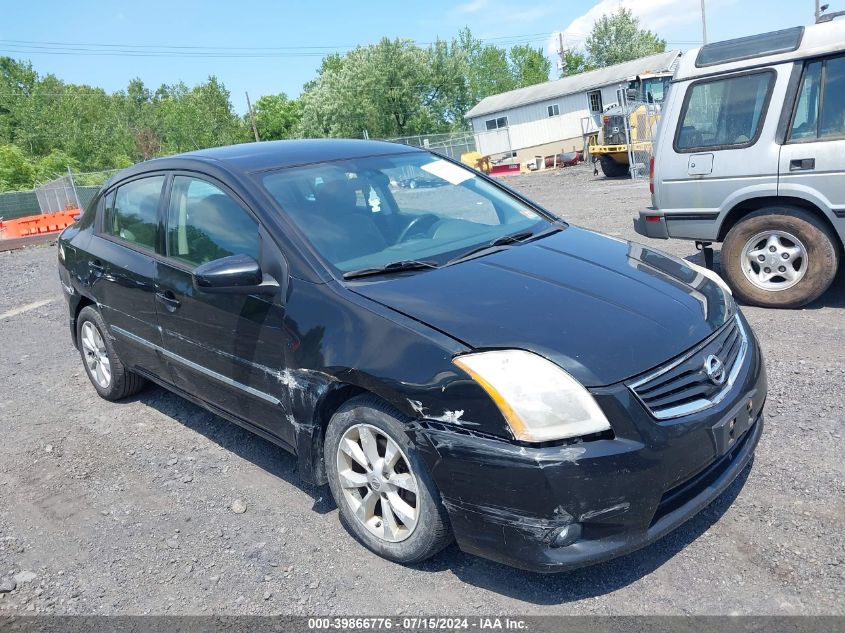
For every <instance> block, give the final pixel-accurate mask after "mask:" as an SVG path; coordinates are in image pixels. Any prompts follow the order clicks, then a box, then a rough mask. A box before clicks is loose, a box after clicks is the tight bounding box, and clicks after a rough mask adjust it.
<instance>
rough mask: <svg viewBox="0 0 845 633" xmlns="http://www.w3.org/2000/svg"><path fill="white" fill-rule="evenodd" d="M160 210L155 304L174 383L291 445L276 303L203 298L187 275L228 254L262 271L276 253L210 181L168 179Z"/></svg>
mask: <svg viewBox="0 0 845 633" xmlns="http://www.w3.org/2000/svg"><path fill="white" fill-rule="evenodd" d="M165 206H166V211H165V216H166V217H165V223H166V236H165V240H164V242H165V253H166V257H165V258H164V259H163V260H162V261H161V262H160V263H159V270H158V289H157V292H156V299H157V309H158V317H159V323H160V324H161V328H162V337H163V345H164V349H165V354H166V356H167V360H168V363H169V364H170V369H171V373H172V375H173V379H174V382H175V384H176V385H177V386H178V387H181V388H182V389H184V390H185V391H188V392H190V393H191V394H194V395H196V396H199V397H200V398H202V399H203V400H205V401H207V402H209V403H211V404H213V405H215V406H217V407H219V408H221V409H223V410H224V411H226V412H228V413H230V414H232V415H235V416H237V417H238V418H240V419H242V420H246V421H249V422H251V423H253V424H255V425H256V426H260V427H262V428H264V429H266V430H268V431H270V432H271V433H273V434H274V435H276V436H278V437H280V438H282V439H283V440H285V441H287V442H288V443H291V444H293V428H292V427H291V425H290V424H289V423H288V422H287V418H286V417H285V413H286V412H287V411H289V394H288V390H287V385H286V383H287V382H289V381H286V380H285V376H286V374H285V373H284V369H285V368H284V351H285V345H286V344H287V342H288V337H287V335H286V333H285V330H284V328H283V317H284V308H283V306H282V304H281V300H280V299H279V297H266V296H257V295H251V296H246V295H238V294H209V293H205V292H202V291H199V290H197V289H196V288H195V287H194V286H193V283H192V276H191V272H192V271H193V269H194V268H196V266H198V265H200V264H204V263H206V262H209V261H212V260H215V259H219V258H221V257H226V256H229V255H240V254H243V255H249V256H250V257H252V258H254V259H255V260H256V261H258V262H259V263H261V264H262V268H263V269H264V270H267V268H268V266H267V265H266V259H267V258H269V257H281V255H280V254H279V253H278V252H277V251H276V250H275V245H274V244H272V241H271V240H270V239H269V238H268V236H267V235H266V234H265V233H264V232H263V230H262V229H260V226H259V223H258V221H257V219H256V217H255V216H254V215H253V214H252V213H251V212H250V211H249V210H248V208H247V207H246V205H244V204H243V203H242V202H241V201H240V199H239V198H238V197H237V196H236V195H235V194H234V193H233V192H232V191H231V190H229V189H228V188H226V187H225V186H224V185H223V184H222V183H219V182H217V181H215V180H212V179H210V178H207V177H205V176H202V177H201V176H197V175H190V174H176V175H174V177H173V180H172V184H171V187H170V191H169V199H168V202H167V204H166V205H165Z"/></svg>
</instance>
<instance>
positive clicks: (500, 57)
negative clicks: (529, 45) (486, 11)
mask: <svg viewBox="0 0 845 633" xmlns="http://www.w3.org/2000/svg"><path fill="white" fill-rule="evenodd" d="M458 45H459V46H460V48H461V50H462V51H463V53H464V56H465V57H466V61H467V69H466V73H467V81H468V84H469V95H470V101H471V102H472V104H471V106H472V105H475V104H476V103H478V102H479V101H481V100H482V99H483V98H484V97H488V96H490V95H494V94H499V93H500V92H507V91H508V90H513V89H514V88H516V85H515V82H514V78H513V75H512V74H511V69H510V65H509V64H508V54H507V51H506V50H505V49H503V48H499V47H496V46H491V45H489V44H488V45H484V44H483V43H482V42H481V41H480V40H478V39H476V38H475V37H474V36H473V35H472V33H471V32H470V30H469V28H464V29H463V30H462V31H461V32H460V33H459V34H458ZM471 106H470V107H471Z"/></svg>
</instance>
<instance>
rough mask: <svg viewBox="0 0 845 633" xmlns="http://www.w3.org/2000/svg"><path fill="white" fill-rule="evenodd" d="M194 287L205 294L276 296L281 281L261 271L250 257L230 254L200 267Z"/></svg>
mask: <svg viewBox="0 0 845 633" xmlns="http://www.w3.org/2000/svg"><path fill="white" fill-rule="evenodd" d="M192 278H193V282H194V288H196V289H197V290H201V291H202V292H209V293H216V294H238V295H274V294H276V293H277V292H278V290H279V284H278V282H277V281H276V280H275V279H273V277H271V276H270V275H265V274H264V273H262V272H261V266H259V265H258V262H257V261H255V260H254V259H253V258H252V257H250V256H249V255H230V256H229V257H221V258H220V259H215V260H214V261H210V262H206V263H205V264H200V265H199V266H197V267H196V268H195V269H194V272H193V274H192Z"/></svg>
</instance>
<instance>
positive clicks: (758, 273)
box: [740, 231, 808, 291]
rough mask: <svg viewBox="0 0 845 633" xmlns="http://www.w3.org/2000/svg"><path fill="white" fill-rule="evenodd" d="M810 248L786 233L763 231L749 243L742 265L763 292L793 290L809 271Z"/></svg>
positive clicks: (744, 250)
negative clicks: (808, 255) (808, 250)
mask: <svg viewBox="0 0 845 633" xmlns="http://www.w3.org/2000/svg"><path fill="white" fill-rule="evenodd" d="M807 263H808V262H807V247H805V246H804V244H802V243H801V240H799V239H798V238H797V237H795V236H794V235H792V234H790V233H787V232H785V231H764V232H762V233H758V234H757V235H755V236H754V237H752V238H751V239H750V240H748V242H746V244H745V247H744V248H743V249H742V253H741V254H740V265H741V266H742V272H743V274H744V275H745V277H746V279H748V281H750V282H751V283H752V284H754V285H755V286H757V287H758V288H761V289H762V290H769V291H778V290H786V289H787V288H792V286H794V285H795V284H797V283H798V282H799V281H801V279H802V278H803V277H804V274H805V273H806V272H807Z"/></svg>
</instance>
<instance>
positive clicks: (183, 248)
mask: <svg viewBox="0 0 845 633" xmlns="http://www.w3.org/2000/svg"><path fill="white" fill-rule="evenodd" d="M167 254H168V256H169V257H172V258H174V259H177V260H179V261H182V262H185V263H187V264H191V265H193V266H198V265H199V264H204V263H205V262H210V261H212V260H215V259H220V258H221V257H228V256H229V255H249V256H250V257H252V258H253V259H255V260H258V224H257V223H256V222H255V220H254V219H253V218H252V216H250V215H249V214H248V213H247V212H246V211H245V210H244V209H243V207H241V206H240V204H238V203H237V202H236V201H235V200H234V199H233V198H232V197H231V196H230V195H229V194H227V193H225V192H224V191H223V190H222V189H220V188H219V187H216V186H215V185H212V184H211V183H210V182H206V181H205V180H200V179H198V178H192V177H190V176H176V177H174V178H173V188H172V190H171V194H170V206H169V208H168V212H167Z"/></svg>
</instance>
